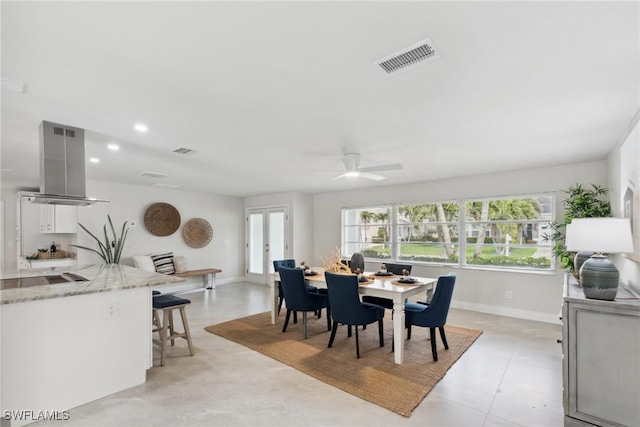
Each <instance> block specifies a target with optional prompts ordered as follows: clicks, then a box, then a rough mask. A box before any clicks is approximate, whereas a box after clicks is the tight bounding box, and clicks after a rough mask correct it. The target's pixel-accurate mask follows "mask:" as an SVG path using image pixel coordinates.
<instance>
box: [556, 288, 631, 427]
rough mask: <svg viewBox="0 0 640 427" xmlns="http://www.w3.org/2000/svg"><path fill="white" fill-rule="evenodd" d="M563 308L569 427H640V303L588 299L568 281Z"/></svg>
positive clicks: (625, 296) (623, 292) (625, 294)
mask: <svg viewBox="0 0 640 427" xmlns="http://www.w3.org/2000/svg"><path fill="white" fill-rule="evenodd" d="M563 295H564V298H563V305H562V323H563V327H562V352H563V355H564V356H563V364H562V371H563V385H564V393H563V403H564V413H565V425H566V426H589V425H592V424H593V425H599V426H640V300H638V296H637V295H635V294H633V293H631V292H630V291H629V290H627V289H625V288H624V287H623V286H620V287H619V288H618V294H617V295H616V299H615V300H614V301H601V300H595V299H588V298H585V296H584V293H583V292H582V288H581V287H580V286H578V285H577V282H576V280H575V279H574V278H573V276H571V275H566V276H565V282H564V294H563Z"/></svg>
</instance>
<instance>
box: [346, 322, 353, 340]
mask: <svg viewBox="0 0 640 427" xmlns="http://www.w3.org/2000/svg"><path fill="white" fill-rule="evenodd" d="M351 333H352V332H351V325H348V326H347V336H348V337H349V338H351Z"/></svg>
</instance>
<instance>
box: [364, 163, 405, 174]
mask: <svg viewBox="0 0 640 427" xmlns="http://www.w3.org/2000/svg"><path fill="white" fill-rule="evenodd" d="M399 169H402V165H401V164H400V163H392V164H388V165H378V166H369V167H366V168H358V172H382V171H393V170H399Z"/></svg>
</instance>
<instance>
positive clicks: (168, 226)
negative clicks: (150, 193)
mask: <svg viewBox="0 0 640 427" xmlns="http://www.w3.org/2000/svg"><path fill="white" fill-rule="evenodd" d="M144 225H145V227H147V230H149V232H150V233H151V234H153V235H154V236H170V235H172V234H173V233H175V232H176V230H177V229H178V228H180V212H178V210H177V209H176V208H174V207H173V206H172V205H170V204H169V203H154V204H152V205H151V206H149V208H148V209H147V211H146V212H145V214H144Z"/></svg>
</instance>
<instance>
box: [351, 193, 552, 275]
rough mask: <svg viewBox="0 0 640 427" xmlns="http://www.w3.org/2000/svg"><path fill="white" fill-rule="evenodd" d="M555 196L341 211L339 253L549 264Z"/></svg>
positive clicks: (476, 263) (478, 263)
mask: <svg viewBox="0 0 640 427" xmlns="http://www.w3.org/2000/svg"><path fill="white" fill-rule="evenodd" d="M552 220H553V196H551V195H532V196H526V197H505V198H495V199H470V200H461V201H450V202H437V203H421V204H399V205H392V206H373V207H369V208H357V209H350V208H345V209H343V211H342V228H343V233H342V253H343V254H344V255H345V256H349V255H351V254H352V253H353V252H361V253H362V254H363V255H364V257H365V258H366V259H369V260H373V259H391V260H398V261H403V262H411V263H417V264H420V263H425V264H439V265H458V266H462V267H464V266H468V267H489V268H499V269H530V270H551V269H552V268H553V265H552V253H551V249H552V248H551V243H550V242H547V241H545V239H544V235H545V234H546V233H547V232H548V230H549V224H550V222H551V221H552Z"/></svg>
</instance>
